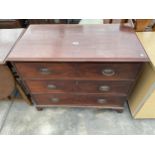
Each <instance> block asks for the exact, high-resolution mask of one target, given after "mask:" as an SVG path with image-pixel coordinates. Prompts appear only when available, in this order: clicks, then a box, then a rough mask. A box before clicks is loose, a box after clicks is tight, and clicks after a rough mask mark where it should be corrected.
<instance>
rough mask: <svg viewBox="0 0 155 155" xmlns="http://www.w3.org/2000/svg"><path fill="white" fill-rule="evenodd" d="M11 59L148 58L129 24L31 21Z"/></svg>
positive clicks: (114, 59)
mask: <svg viewBox="0 0 155 155" xmlns="http://www.w3.org/2000/svg"><path fill="white" fill-rule="evenodd" d="M8 60H10V61H74V62H75V61H95V62H98V61H116V62H118V61H119V62H120V61H132V62H134V61H141V62H142V61H148V57H147V55H146V53H145V51H144V49H143V47H142V45H141V43H140V42H139V40H138V38H137V36H136V35H135V32H134V31H133V30H132V28H130V27H128V26H121V25H119V24H118V25H117V24H106V25H104V24H103V25H76V24H75V25H57V24H56V25H31V26H29V27H28V29H27V31H26V32H25V33H24V35H23V36H22V38H21V39H20V40H19V41H18V43H17V44H16V46H15V47H14V49H13V50H12V52H11V53H10V55H9V57H8Z"/></svg>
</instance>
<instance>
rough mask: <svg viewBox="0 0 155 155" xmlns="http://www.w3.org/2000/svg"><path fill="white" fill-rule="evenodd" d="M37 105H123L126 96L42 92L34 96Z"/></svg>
mask: <svg viewBox="0 0 155 155" xmlns="http://www.w3.org/2000/svg"><path fill="white" fill-rule="evenodd" d="M32 97H33V98H34V100H35V101H36V105H40V106H49V105H51V106H52V105H53V106H60V105H62V106H63V105H66V106H67V105H68V106H107V107H118V106H119V107H122V106H123V104H124V101H125V98H124V97H117V96H105V95H99V94H98V95H89V94H86V95H73V94H45V95H44V94H40V95H33V96H32Z"/></svg>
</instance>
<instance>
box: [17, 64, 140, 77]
mask: <svg viewBox="0 0 155 155" xmlns="http://www.w3.org/2000/svg"><path fill="white" fill-rule="evenodd" d="M15 66H16V69H17V72H18V73H19V74H20V75H21V76H22V78H23V79H75V80H80V79H81V80H88V79H89V80H134V79H135V77H136V75H137V73H138V70H139V69H140V66H141V63H92V62H88V63H86V62H82V63H78V62H77V63H61V62H60V63H59V62H56V63H55V62H48V63H47V62H45V63H44V62H37V63H36V62H35V63H33V62H23V63H22V62H16V63H15Z"/></svg>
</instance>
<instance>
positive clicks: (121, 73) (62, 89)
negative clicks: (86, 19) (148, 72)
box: [8, 24, 148, 110]
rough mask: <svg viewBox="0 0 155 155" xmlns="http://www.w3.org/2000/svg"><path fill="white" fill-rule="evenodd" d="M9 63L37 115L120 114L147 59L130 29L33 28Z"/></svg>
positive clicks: (68, 26) (93, 26)
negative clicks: (70, 111) (43, 111)
mask: <svg viewBox="0 0 155 155" xmlns="http://www.w3.org/2000/svg"><path fill="white" fill-rule="evenodd" d="M8 60H9V61H11V62H12V64H13V66H14V68H15V70H16V72H17V75H18V76H19V78H20V81H22V82H21V83H22V84H23V86H24V87H25V89H26V91H27V92H29V95H30V96H31V98H32V101H33V102H34V103H35V105H36V107H37V108H38V109H39V108H42V107H49V106H50V107H52V106H54V107H55V106H63V107H64V106H65V107H95V108H106V109H115V110H123V105H124V102H125V101H126V100H127V98H128V95H129V93H130V92H131V90H132V87H133V86H134V84H135V82H136V79H137V77H138V75H139V72H140V70H141V66H142V64H143V63H144V62H147V61H148V57H147V55H146V53H145V51H144V49H143V47H142V45H141V44H140V42H139V40H138V39H137V36H136V35H135V33H134V31H133V30H132V28H130V27H125V26H120V25H117V24H110V25H33V26H30V27H29V28H28V29H27V30H26V32H25V33H24V35H23V36H22V38H21V39H20V40H19V41H18V43H17V44H16V46H15V47H14V49H13V50H12V52H11V53H10V55H9V56H8ZM39 110H40V109H39Z"/></svg>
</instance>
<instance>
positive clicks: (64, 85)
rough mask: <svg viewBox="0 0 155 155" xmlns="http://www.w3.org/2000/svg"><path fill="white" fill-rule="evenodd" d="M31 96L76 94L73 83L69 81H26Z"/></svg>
mask: <svg viewBox="0 0 155 155" xmlns="http://www.w3.org/2000/svg"><path fill="white" fill-rule="evenodd" d="M25 83H26V85H27V86H28V88H29V90H30V91H31V93H32V94H37V93H65V92H76V90H77V88H76V85H75V83H76V82H75V81H69V80H65V81H64V80H26V81H25Z"/></svg>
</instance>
